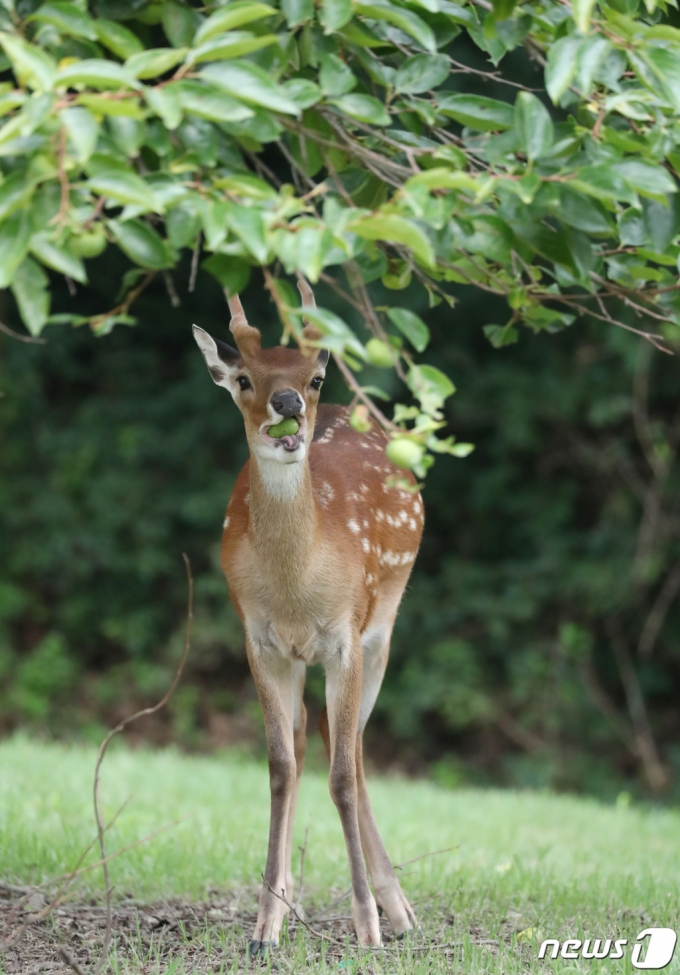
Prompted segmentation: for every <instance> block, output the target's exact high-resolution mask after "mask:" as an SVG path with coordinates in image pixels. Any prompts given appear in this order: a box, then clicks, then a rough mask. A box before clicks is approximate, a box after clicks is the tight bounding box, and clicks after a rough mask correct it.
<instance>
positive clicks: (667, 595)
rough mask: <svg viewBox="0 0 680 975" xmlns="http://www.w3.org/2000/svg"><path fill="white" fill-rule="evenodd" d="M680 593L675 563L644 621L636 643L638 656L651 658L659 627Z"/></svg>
mask: <svg viewBox="0 0 680 975" xmlns="http://www.w3.org/2000/svg"><path fill="white" fill-rule="evenodd" d="M678 592H680V562H678V563H676V565H675V566H674V568H673V570H672V571H671V572H670V573H669V575H668V576H667V577H666V581H665V582H664V584H663V586H662V587H661V591H660V592H659V594H658V596H657V597H656V599H655V600H654V605H653V606H652V608H651V611H650V613H649V616H648V617H647V619H646V621H645V625H644V626H643V628H642V633H641V634H640V640H639V642H638V656H639V657H651V655H652V650H653V649H654V646H655V644H656V641H657V640H658V638H659V633H660V632H661V627H662V626H663V624H664V622H665V619H666V616H667V615H668V610H669V609H670V608H671V603H672V602H673V600H674V599H675V597H676V596H677V595H678Z"/></svg>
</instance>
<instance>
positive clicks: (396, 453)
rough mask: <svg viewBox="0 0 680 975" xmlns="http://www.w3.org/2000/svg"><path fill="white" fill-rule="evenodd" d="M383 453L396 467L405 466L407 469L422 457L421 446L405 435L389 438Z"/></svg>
mask: <svg viewBox="0 0 680 975" xmlns="http://www.w3.org/2000/svg"><path fill="white" fill-rule="evenodd" d="M385 453H386V454H387V456H388V457H389V459H390V460H391V461H392V463H393V464H396V465H397V467H405V468H406V469H407V470H411V468H413V467H416V466H417V465H418V464H419V463H420V462H421V460H422V459H423V448H422V447H421V446H420V444H419V443H416V442H415V440H407V439H406V437H397V438H396V439H395V440H390V442H389V443H388V445H387V447H386V448H385Z"/></svg>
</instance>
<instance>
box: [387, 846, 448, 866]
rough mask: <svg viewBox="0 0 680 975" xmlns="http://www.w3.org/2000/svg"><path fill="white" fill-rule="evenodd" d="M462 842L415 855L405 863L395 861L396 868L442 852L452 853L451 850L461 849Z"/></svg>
mask: <svg viewBox="0 0 680 975" xmlns="http://www.w3.org/2000/svg"><path fill="white" fill-rule="evenodd" d="M459 849H460V843H457V844H456V845H455V846H447V847H446V849H445V850H433V851H432V852H431V853H421V854H420V856H417V857H413V859H412V860H405V861H404V862H403V863H395V865H394V869H395V870H403V868H404V867H408V866H409V864H411V863H417V862H418V860H425V859H426V858H427V857H438V856H439V855H440V854H441V853H450V852H451V850H459Z"/></svg>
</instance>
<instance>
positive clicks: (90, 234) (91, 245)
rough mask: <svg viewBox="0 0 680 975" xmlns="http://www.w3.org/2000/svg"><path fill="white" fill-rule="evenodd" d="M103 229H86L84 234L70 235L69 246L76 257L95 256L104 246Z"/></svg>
mask: <svg viewBox="0 0 680 975" xmlns="http://www.w3.org/2000/svg"><path fill="white" fill-rule="evenodd" d="M106 243H107V242H106V237H105V236H104V231H103V230H87V231H86V232H85V233H84V234H78V236H77V237H72V238H71V240H70V242H69V247H70V249H71V251H72V253H73V254H77V255H78V257H97V256H98V255H99V254H101V253H102V251H103V250H104V248H105V247H106Z"/></svg>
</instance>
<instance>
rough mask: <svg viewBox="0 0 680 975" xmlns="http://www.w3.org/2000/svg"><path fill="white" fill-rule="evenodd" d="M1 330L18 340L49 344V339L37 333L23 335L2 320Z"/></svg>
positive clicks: (35, 343) (0, 323)
mask: <svg viewBox="0 0 680 975" xmlns="http://www.w3.org/2000/svg"><path fill="white" fill-rule="evenodd" d="M0 332H3V333H4V334H5V335H9V337H10V338H13V339H16V340H17V342H30V343H32V344H34V345H47V339H39V338H37V336H35V335H21V334H20V333H19V332H15V331H13V330H12V329H11V328H10V327H9V325H5V323H4V322H0Z"/></svg>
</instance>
